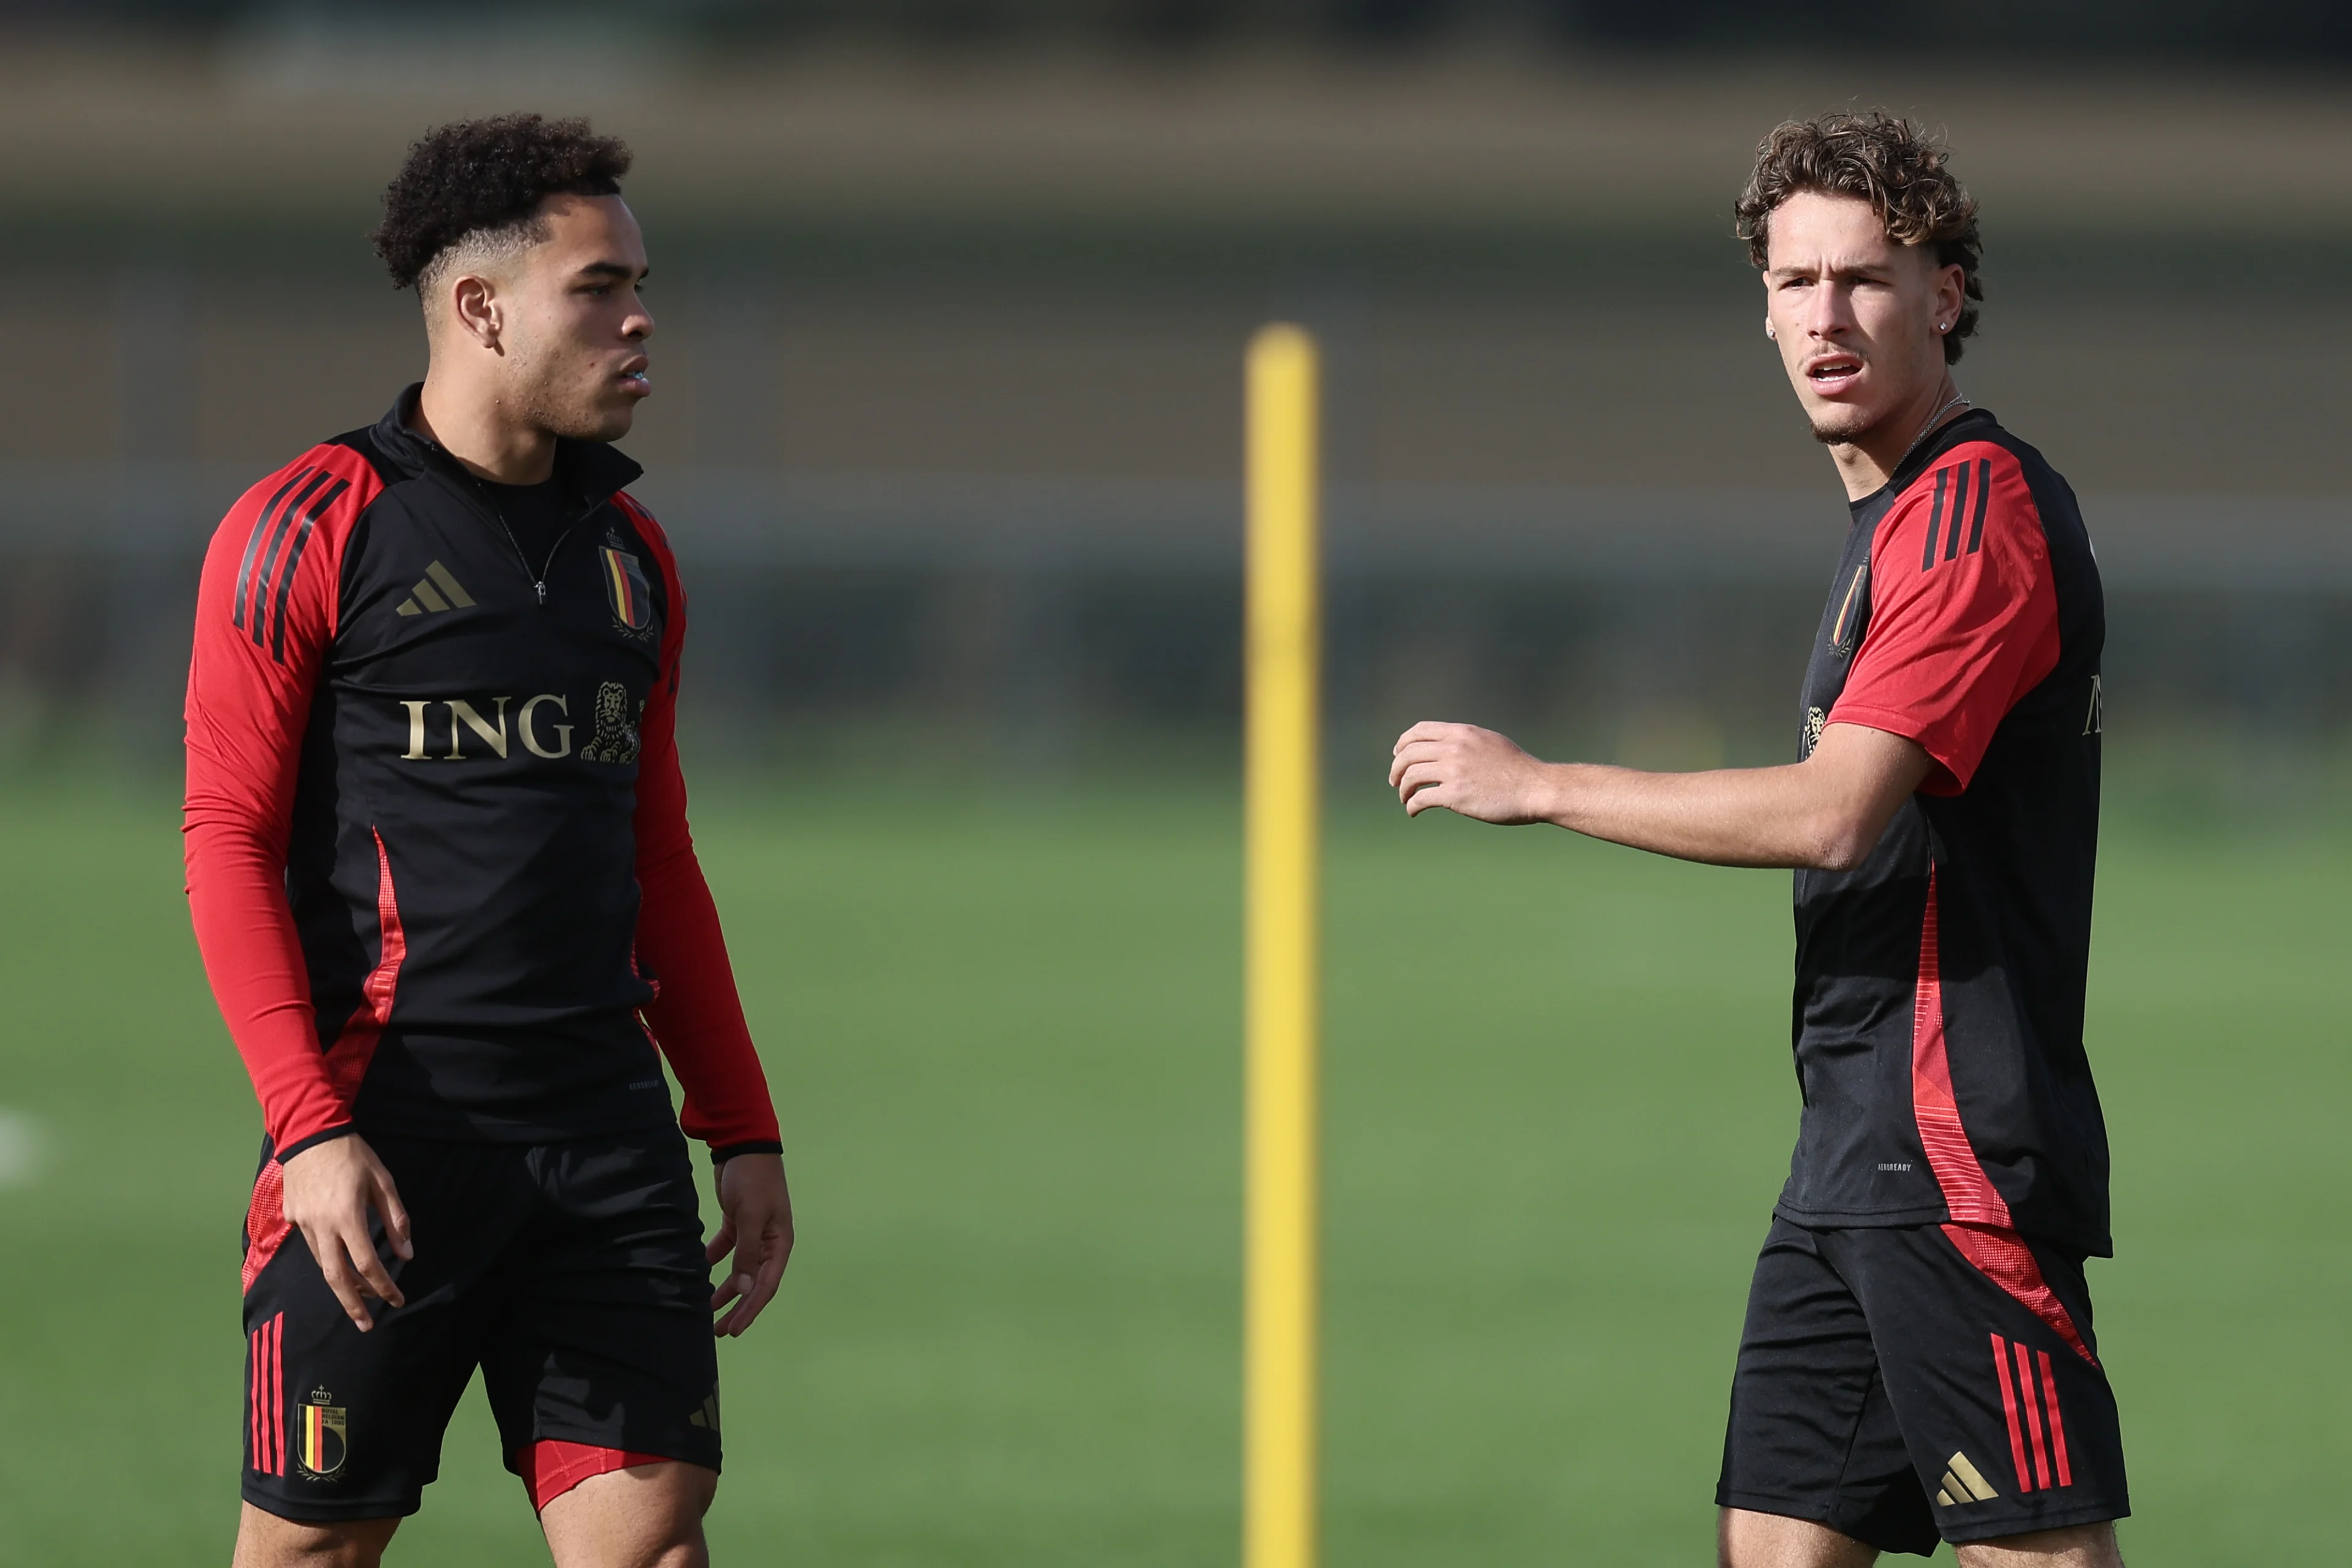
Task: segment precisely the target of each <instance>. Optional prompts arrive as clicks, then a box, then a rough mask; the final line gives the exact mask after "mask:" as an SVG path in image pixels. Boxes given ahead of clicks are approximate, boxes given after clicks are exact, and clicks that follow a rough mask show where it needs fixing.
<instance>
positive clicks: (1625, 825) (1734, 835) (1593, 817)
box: [1542, 763, 1876, 870]
mask: <svg viewBox="0 0 2352 1568" xmlns="http://www.w3.org/2000/svg"><path fill="white" fill-rule="evenodd" d="M1543 770H1544V782H1543V785H1542V791H1543V797H1544V802H1545V810H1544V811H1543V814H1542V816H1543V820H1545V821H1547V822H1551V823H1556V824H1557V825H1559V826H1561V827H1565V828H1569V829H1570V830H1571V831H1573V832H1577V833H1582V834H1587V835H1589V836H1591V837H1594V838H1605V839H1607V840H1608V841H1609V842H1611V843H1612V844H1625V845H1630V846H1632V847H1633V848H1636V849H1647V850H1649V851H1650V852H1652V853H1653V854H1657V855H1671V856H1674V857H1675V858H1676V859H1680V860H1701V861H1705V862H1706V863H1707V864H1709V865H1715V866H1789V867H1808V868H1815V869H1824V870H1834V869H1840V868H1843V867H1846V866H1850V865H1852V864H1853V863H1854V862H1855V861H1857V860H1859V859H1860V858H1862V856H1863V855H1864V854H1866V853H1867V852H1868V850H1869V846H1868V845H1866V844H1864V845H1859V846H1858V845H1856V844H1855V843H1854V839H1855V838H1856V837H1858V835H1857V834H1856V833H1855V832H1854V831H1853V825H1852V822H1851V818H1852V815H1853V814H1852V813H1851V812H1849V811H1844V810H1841V809H1838V808H1837V804H1836V803H1825V802H1824V801H1823V800H1822V791H1821V789H1820V787H1819V784H1818V781H1816V780H1812V779H1809V778H1807V777H1806V776H1805V774H1804V770H1803V769H1802V768H1801V767H1798V766H1790V767H1777V768H1722V769H1717V770H1716V771H1714V772H1711V773H1641V772H1638V771H1636V770H1634V769H1633V768H1615V767H1605V766H1601V765H1598V764H1595V763H1545V764H1543ZM1873 837H1874V838H1875V837H1876V836H1875V834H1874V835H1873Z"/></svg>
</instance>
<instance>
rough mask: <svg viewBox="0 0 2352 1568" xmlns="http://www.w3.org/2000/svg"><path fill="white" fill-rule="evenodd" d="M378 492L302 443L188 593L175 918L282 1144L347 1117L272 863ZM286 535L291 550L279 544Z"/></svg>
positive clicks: (346, 460) (281, 851) (248, 503)
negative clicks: (179, 891)
mask: <svg viewBox="0 0 2352 1568" xmlns="http://www.w3.org/2000/svg"><path fill="white" fill-rule="evenodd" d="M306 475H307V476H308V477H305V476H306ZM382 489H383V484H382V481H381V480H379V479H377V478H376V474H375V470H374V469H373V468H372V467H371V466H370V465H369V463H368V461H367V459H366V458H362V456H361V455H360V454H359V453H357V452H354V451H352V450H351V449H350V448H348V447H335V446H326V447H314V448H312V449H311V450H310V451H309V452H307V453H305V454H303V456H302V457H301V458H300V459H299V460H298V461H297V462H295V463H293V464H290V465H289V466H288V467H287V468H283V469H280V470H279V471H278V473H277V474H275V475H272V476H271V477H270V478H269V479H264V480H263V481H262V482H261V483H260V484H257V485H256V486H255V487H254V488H253V489H250V490H247V492H246V494H245V496H244V497H243V499H241V500H238V502H237V503H236V505H235V506H234V507H232V508H230V509H229V513H228V515H227V517H226V518H225V519H223V520H222V521H221V525H220V528H219V530H218V531H216V532H215V534H214V536H213V542H212V547H211V549H210V551H209V552H207V554H206V556H205V568H204V576H203V580H202V583H201V584H200V585H199V587H198V589H197V595H196V627H195V643H194V650H193V652H192V655H191V657H190V659H189V665H188V695H187V760H188V784H187V804H186V812H185V816H184V834H185V846H184V847H185V852H186V858H187V886H188V906H189V913H190V916H191V918H192V920H193V921H194V926H195V932H196V945H197V947H198V949H199V950H200V951H201V952H202V953H203V955H204V962H205V975H206V977H207V978H208V979H210V981H211V982H212V988H213V996H214V999H215V1001H216V1002H217V1003H218V1004H219V1005H220V1010H221V1016H222V1018H223V1019H224V1020H225V1021H226V1023H227V1025H228V1031H229V1036H230V1037H231V1038H232V1039H233V1040H234V1041H235V1042H236V1048H237V1052H238V1054H239V1055H240V1056H242V1057H243V1058H245V1065H246V1071H247V1074H248V1075H249V1076H250V1077H251V1078H252V1079H253V1087H254V1092H255V1094H256V1095H257V1097H258V1098H259V1100H260V1101H261V1107H262V1115H263V1120H264V1122H265V1124H266V1125H267V1127H268V1132H269V1136H270V1139H271V1141H272V1142H274V1143H275V1145H276V1146H277V1147H278V1148H280V1149H283V1148H287V1147H289V1146H290V1145H292V1144H294V1143H298V1142H301V1141H302V1140H304V1139H306V1138H310V1137H312V1136H314V1135H316V1134H318V1133H320V1132H325V1131H332V1130H333V1129H334V1128H336V1127H339V1126H341V1125H343V1124H344V1123H345V1122H347V1121H349V1120H350V1115H349V1110H348V1104H347V1099H346V1097H345V1096H343V1095H341V1094H339V1093H338V1092H337V1091H336V1089H335V1088H334V1086H333V1085H332V1084H331V1082H330V1081H329V1079H328V1075H327V1070H326V1063H325V1060H324V1058H323V1057H322V1055H321V1053H320V1039H319V1032H318V1025H317V1021H316V1019H315V1018H314V1016H313V1015H312V1011H311V1005H310V975H309V972H308V970H307V967H306V966H305V964H304V962H303V957H302V950H301V945H300V943H299V941H298V940H297V938H296V936H295V931H294V917H293V912H292V910H290V909H289V907H288V905H287V901H286V852H287V840H288V837H289V832H290V830H291V816H292V811H293V801H294V784H295V774H296V772H297V770H298V768H299V762H300V755H301V747H302V732H303V730H304V728H305V726H306V725H307V723H308V721H309V718H310V700H311V695H312V693H313V691H314V690H315V689H316V688H317V683H318V679H319V671H320V668H321V667H322V665H323V663H324V660H325V657H326V652H327V649H328V647H329V646H330V644H331V641H332V639H333V637H334V632H335V621H336V613H337V605H336V589H337V584H338V582H339V580H340V578H341V572H342V552H343V544H344V541H345V540H346V539H347V538H348V537H349V535H350V531H351V526H352V522H353V521H356V519H357V518H358V516H359V514H360V512H361V511H362V510H364V509H365V508H366V507H367V505H368V504H369V503H370V502H371V501H373V500H374V499H375V497H376V495H377V494H378V493H379V492H380V491H381V490H382ZM289 538H290V539H292V540H294V541H297V542H298V543H297V544H296V545H294V546H293V547H288V546H287V545H286V543H285V541H286V540H288V539H289Z"/></svg>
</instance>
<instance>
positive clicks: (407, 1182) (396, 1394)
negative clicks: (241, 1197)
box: [243, 1140, 521, 1525]
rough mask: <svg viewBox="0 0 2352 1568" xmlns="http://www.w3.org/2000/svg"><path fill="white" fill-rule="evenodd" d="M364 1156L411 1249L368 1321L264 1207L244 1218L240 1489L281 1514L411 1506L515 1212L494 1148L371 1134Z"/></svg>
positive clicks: (317, 1518) (394, 1511)
mask: <svg viewBox="0 0 2352 1568" xmlns="http://www.w3.org/2000/svg"><path fill="white" fill-rule="evenodd" d="M376 1152H377V1153H378V1154H379V1155H380V1156H381V1157H382V1158H383V1160H384V1163H385V1164H386V1165H387V1166H388V1167H389V1168H390V1169H391V1170H392V1173H393V1178H394V1181H395V1182H397V1183H398V1184H399V1185H400V1188H401V1193H402V1199H403V1202H404V1204H405V1205H406V1206H407V1207H408V1210H409V1215H410V1219H411V1225H412V1229H413V1234H414V1237H415V1257H414V1258H409V1259H406V1260H402V1259H399V1258H391V1259H390V1260H389V1261H388V1263H387V1267H388V1268H390V1269H391V1270H392V1272H393V1274H394V1278H395V1279H397V1280H398V1281H399V1282H400V1286H401V1289H402V1293H403V1294H404V1296H406V1298H407V1301H406V1304H405V1305H403V1306H400V1307H387V1306H383V1305H382V1304H379V1305H378V1306H377V1307H376V1308H375V1311H374V1317H375V1326H374V1327H373V1329H370V1330H368V1331H364V1332H363V1331H361V1330H360V1329H359V1327H358V1326H357V1325H355V1324H354V1323H352V1321H351V1319H350V1318H349V1317H348V1316H347V1315H346V1314H345V1313H344V1311H343V1309H342V1305H341V1302H339V1301H338V1300H336V1299H335V1295H334V1292H333V1291H332V1290H331V1289H329V1288H328V1286H327V1282H326V1279H325V1278H324V1276H323V1275H322V1274H321V1273H320V1268H319V1264H318V1261H317V1259H316V1258H313V1257H312V1256H311V1254H310V1247H309V1244H308V1243H307V1242H305V1241H304V1239H303V1237H302V1235H301V1233H300V1232H299V1231H296V1230H292V1229H290V1228H288V1227H286V1226H284V1225H283V1221H282V1218H278V1220H277V1221H276V1223H275V1225H274V1226H273V1225H272V1224H271V1223H268V1222H269V1220H270V1218H271V1216H270V1214H269V1209H268V1205H267V1204H266V1203H264V1204H257V1205H256V1210H257V1214H259V1215H261V1216H262V1219H263V1221H264V1223H262V1224H260V1225H258V1226H249V1227H248V1237H247V1265H248V1267H249V1268H251V1269H252V1274H253V1277H252V1279H250V1281H249V1282H248V1284H247V1289H246V1294H245V1304H244V1316H245V1327H246V1380H245V1423H244V1426H245V1430H244V1438H245V1442H244V1447H245V1469H244V1486H243V1491H244V1496H245V1500H246V1501H247V1502H248V1503H250V1504H252V1505H253V1506H254V1507H256V1508H257V1509H259V1510H263V1511H264V1512H267V1513H268V1514H271V1515H274V1516H276V1517H278V1518H280V1519H283V1520H288V1521H298V1522H301V1523H307V1524H316V1525H330V1524H341V1523H345V1522H349V1521H364V1520H375V1519H384V1518H396V1517H399V1516H402V1515H405V1514H410V1513H414V1512H415V1511H416V1509H417V1507H418V1505H419V1503H420V1501H421V1499H422V1497H423V1493H424V1489H425V1486H426V1484H427V1483H429V1482H430V1481H432V1479H434V1477H435V1476H436V1474H437V1473H438V1471H439V1467H440V1454H441V1438H442V1434H443V1432H444V1431H445V1430H446V1427H447V1426H448V1423H449V1417H450V1415H451V1413H452V1412H453V1411H454V1410H455V1409H456V1408H457V1400H458V1398H459V1396H460V1395H461V1394H463V1393H464V1392H465V1387H466V1384H467V1380H468V1379H469V1378H470V1377H471V1376H472V1374H473V1369H474V1365H475V1362H476V1359H477V1356H478V1350H479V1344H480V1321H479V1318H478V1312H477V1307H478V1300H479V1296H480V1291H481V1286H482V1278H483V1272H484V1269H485V1268H486V1267H487V1266H488V1260H490V1259H493V1258H495V1257H496V1255H497V1253H498V1252H499V1248H500V1246H501V1242H502V1237H503V1232H504V1229H505V1228H506V1224H507V1221H509V1219H510V1218H511V1217H512V1216H513V1215H516V1214H519V1213H520V1212H521V1205H520V1204H519V1203H517V1202H515V1201H514V1200H515V1198H516V1196H517V1195H518V1194H516V1192H515V1191H514V1187H515V1184H514V1183H512V1182H507V1183H504V1184H501V1183H500V1181H499V1179H498V1173H497V1172H496V1171H495V1170H494V1169H489V1168H487V1167H488V1166H489V1165H495V1164H496V1163H497V1162H498V1160H499V1152H497V1151H490V1150H485V1149H482V1148H479V1147H476V1146H467V1145H443V1144H412V1143H406V1142H395V1141H391V1140H384V1141H381V1142H378V1143H377V1144H376ZM264 1174H265V1182H266V1178H267V1176H268V1166H266V1165H265V1167H264ZM379 1229H380V1222H379ZM256 1233H257V1234H256Z"/></svg>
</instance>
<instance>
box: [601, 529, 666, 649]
mask: <svg viewBox="0 0 2352 1568" xmlns="http://www.w3.org/2000/svg"><path fill="white" fill-rule="evenodd" d="M597 553H598V554H599V555H600V556H601V557H602V558H603V561H604V597H605V598H606V599H607V600H609V601H611V603H612V606H613V619H614V620H615V621H617V622H619V623H620V626H621V629H622V630H623V631H625V632H627V633H628V634H629V635H630V636H631V637H644V636H645V635H646V633H648V632H650V631H651V630H652V629H653V624H654V591H653V585H652V584H649V583H647V582H646V569H645V568H644V567H643V566H641V565H639V564H638V563H637V558H636V557H635V556H634V555H632V554H630V553H629V552H627V551H625V550H623V549H620V548H618V547H617V546H616V545H613V544H607V545H605V546H604V548H603V549H602V550H601V551H599V552H597Z"/></svg>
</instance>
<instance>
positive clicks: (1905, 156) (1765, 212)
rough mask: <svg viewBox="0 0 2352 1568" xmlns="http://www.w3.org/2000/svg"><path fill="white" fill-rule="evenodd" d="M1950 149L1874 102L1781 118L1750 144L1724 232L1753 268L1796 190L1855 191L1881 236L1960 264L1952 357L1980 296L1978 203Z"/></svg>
mask: <svg viewBox="0 0 2352 1568" xmlns="http://www.w3.org/2000/svg"><path fill="white" fill-rule="evenodd" d="M1950 157H1951V150H1950V149H1949V148H1948V147H1946V146H1945V145H1944V144H1943V142H1940V141H1938V140H1937V138H1935V137H1933V136H1931V135H1929V134H1928V133H1927V131H1926V130H1924V129H1923V128H1921V127H1920V126H1917V125H1915V124H1913V123H1912V122H1911V121H1908V120H1905V119H1903V118H1901V117H1900V116H1898V115H1893V114H1889V113H1887V112H1886V111H1885V110H1883V109H1874V110H1870V111H1869V112H1868V113H1866V114H1824V115H1822V116H1821V117H1820V118H1819V119H1817V120H1788V121H1781V123H1780V124H1779V125H1776V126H1774V127H1773V128H1772V134H1770V135H1769V136H1767V137H1766V138H1764V140H1763V142H1761V143H1760V144H1759V146H1758V147H1757V149H1756V172H1755V174H1752V175H1750V176H1749V177H1748V188H1747V189H1746V190H1744V191H1742V192H1740V193H1739V201H1738V205H1736V206H1734V207H1733V208H1732V232H1733V233H1735V234H1737V235H1738V237H1740V238H1741V239H1744V240H1746V241H1747V242H1748V260H1749V261H1751V262H1753V263H1755V265H1756V269H1757V270H1758V271H1759V272H1760V271H1762V270H1763V269H1764V267H1765V265H1766V261H1767V251H1768V247H1769V239H1770V235H1769V224H1770V221H1771V217H1772V211H1773V209H1774V208H1776V207H1778V206H1779V205H1780V204H1781V203H1782V202H1785V201H1787V200H1788V199H1789V198H1790V196H1793V195H1796V194H1797V193H1798V192H1800V191H1818V192H1822V193H1824V194H1826V195H1841V196H1860V197H1861V198H1862V199H1863V200H1864V201H1866V202H1868V203H1869V204H1870V205H1871V206H1872V207H1873V208H1874V209H1875V210H1876V212H1877V214H1878V217H1879V221H1880V222H1881V223H1883V224H1885V226H1886V237H1888V238H1889V239H1892V240H1894V241H1895V243H1896V244H1898V245H1930V246H1933V247H1935V249H1936V265H1937V266H1938V267H1958V268H1959V269H1960V287H1961V290H1962V294H1963V300H1962V303H1961V305H1960V319H1959V320H1958V321H1955V322H1954V323H1952V330H1951V331H1949V332H1948V333H1946V334H1945V336H1944V363H1947V364H1949V363H1953V362H1954V361H1956V360H1958V358H1959V357H1960V354H1961V353H1962V349H1961V344H1960V340H1961V339H1962V338H1965V337H1968V336H1969V335H1971V334H1972V333H1974V332H1975V331H1976V330H1977V315H1978V310H1977V301H1979V300H1982V299H1983V298H1984V283H1983V281H1982V280H1981V279H1979V277H1978V276H1977V269H1978V268H1979V267H1980V266H1981V265H1982V264H1983V261H1984V241H1983V239H1982V238H1981V237H1979V235H1978V233H1977V201H1976V198H1975V197H1974V196H1972V195H1969V193H1968V188H1967V187H1966V186H1964V185H1962V184H1960V182H1959V180H1958V178H1957V177H1956V176H1954V174H1952V172H1951V169H1950V168H1949V167H1948V163H1949V161H1950Z"/></svg>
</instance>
